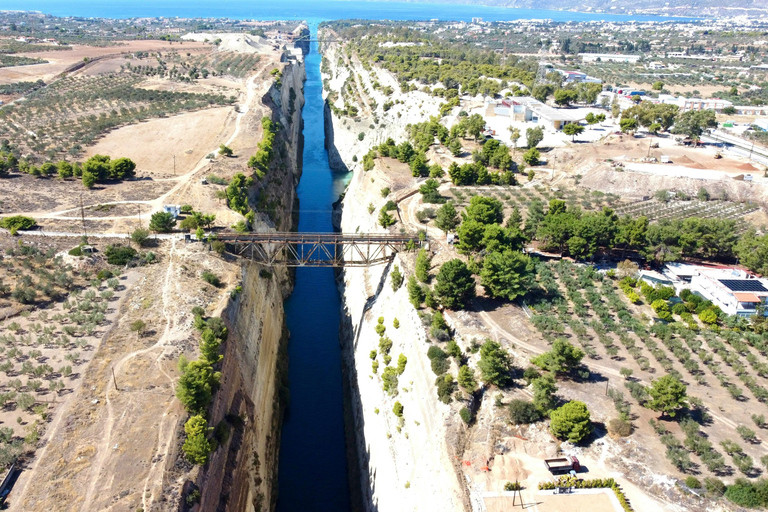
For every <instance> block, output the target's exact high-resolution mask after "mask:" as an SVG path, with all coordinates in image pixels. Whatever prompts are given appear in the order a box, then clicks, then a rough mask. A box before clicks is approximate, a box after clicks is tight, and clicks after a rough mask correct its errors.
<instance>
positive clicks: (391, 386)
mask: <svg viewBox="0 0 768 512" xmlns="http://www.w3.org/2000/svg"><path fill="white" fill-rule="evenodd" d="M381 384H382V388H383V389H384V391H386V392H387V394H388V395H390V396H395V395H396V394H397V384H398V378H397V370H396V369H395V368H392V367H391V366H387V367H386V368H384V372H382V374H381Z"/></svg>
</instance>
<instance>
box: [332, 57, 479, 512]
mask: <svg viewBox="0 0 768 512" xmlns="http://www.w3.org/2000/svg"><path fill="white" fill-rule="evenodd" d="M324 50H325V52H324V57H325V58H326V59H327V63H326V64H325V65H324V66H323V68H324V71H325V73H324V79H326V80H327V82H326V83H327V84H328V89H326V90H325V91H324V94H326V97H327V95H328V94H329V93H330V94H331V97H333V96H334V95H333V91H335V90H338V89H337V88H338V87H341V86H342V85H343V83H344V82H345V80H346V78H347V77H348V76H350V74H352V75H359V78H358V79H359V80H362V83H363V84H367V85H366V88H367V90H368V91H369V92H370V94H371V96H372V99H373V100H374V101H375V102H376V103H378V105H383V103H384V101H385V97H384V95H383V94H379V93H378V92H376V91H375V90H374V89H373V87H372V82H373V81H374V80H376V81H378V82H379V83H380V84H382V85H389V84H392V87H393V88H396V86H397V80H396V79H395V78H394V77H392V76H391V75H389V74H388V73H386V72H383V71H381V70H375V68H374V70H373V71H371V72H368V71H366V70H365V69H364V68H363V66H362V65H360V64H359V63H357V64H355V63H354V62H352V61H350V60H345V59H346V58H345V56H344V55H343V53H342V52H341V51H339V48H338V46H336V45H335V44H334V45H329V46H326V48H325V49H324ZM340 59H342V60H343V61H345V62H347V63H349V65H350V66H351V67H347V66H341V67H340V66H338V65H337V63H338V62H339V61H340ZM396 90H397V89H396ZM376 94H379V96H376ZM397 97H398V98H400V99H401V100H402V101H403V103H402V104H398V105H395V106H394V107H392V108H391V109H390V110H389V111H387V112H384V111H383V109H381V107H379V108H378V109H370V110H369V111H368V114H367V115H364V116H360V117H359V118H356V119H351V118H347V117H339V116H337V115H335V114H333V112H332V109H331V108H330V107H326V122H325V126H326V144H327V147H328V150H329V157H330V159H331V162H332V166H334V168H335V169H350V170H353V171H355V174H354V176H353V178H352V180H351V182H350V184H349V186H348V188H347V190H346V193H345V195H344V197H343V199H342V200H341V202H340V203H339V204H338V206H337V208H336V209H337V212H338V211H340V212H341V213H340V214H339V213H337V216H336V219H335V221H336V223H337V226H338V228H340V229H341V230H342V231H344V232H348V233H355V232H360V233H364V232H384V231H385V230H384V229H382V228H381V227H380V226H378V224H377V221H376V219H377V216H376V214H377V213H378V207H380V206H382V205H383V204H384V202H386V199H384V198H382V197H381V193H380V190H381V188H382V187H384V186H386V185H387V184H388V183H387V177H386V176H385V175H383V174H382V172H381V171H379V170H373V171H370V172H367V173H365V172H363V171H362V168H361V161H362V155H364V154H365V153H366V152H367V151H368V150H369V149H370V147H371V146H373V145H376V144H378V143H380V142H383V141H384V140H386V139H387V138H388V137H392V138H394V139H395V140H396V141H398V142H399V141H400V140H402V139H403V138H404V136H405V127H406V125H407V124H408V123H414V122H419V121H422V120H424V119H425V117H424V116H423V115H422V114H421V112H422V109H423V110H424V111H425V112H429V111H430V109H431V110H432V111H434V110H436V109H437V102H436V101H434V99H433V98H429V97H428V96H427V95H426V94H424V93H420V92H411V93H408V94H405V95H402V94H401V95H398V96H397ZM337 106H339V107H341V106H343V102H342V101H341V100H339V103H338V105H337ZM362 110H363V109H361V111H362ZM398 113H399V114H400V115H398ZM374 116H375V117H374ZM426 118H428V115H427V117H426ZM376 120H377V121H376ZM371 126H373V128H371ZM359 133H364V136H363V138H362V140H360V137H359V136H358V134H359ZM354 156H357V162H356V161H355V159H354V158H353V157H354ZM369 204H373V205H374V206H376V207H377V208H376V210H375V211H374V214H371V213H369V212H368V205H369ZM405 257H406V258H409V257H410V256H405ZM394 264H397V265H399V267H400V268H401V269H403V268H405V267H406V266H411V262H406V261H401V260H400V259H396V260H395V261H394V262H393V265H394ZM391 269H392V266H375V267H370V268H345V269H344V271H343V272H342V273H341V274H340V277H339V287H340V290H341V293H342V299H343V311H342V325H341V337H342V344H343V349H342V354H343V361H342V363H343V369H344V373H345V377H346V384H347V388H346V394H347V397H346V398H347V401H348V403H347V410H346V414H347V418H348V421H347V424H348V425H349V426H352V427H353V432H352V434H353V435H351V436H348V439H349V441H348V442H351V443H353V445H354V447H355V450H354V451H355V452H356V457H357V461H356V462H357V465H356V467H353V470H356V471H355V472H354V473H353V475H354V477H355V478H357V479H358V480H359V488H360V490H361V494H362V502H363V507H364V509H365V510H366V511H378V512H389V511H398V512H400V511H409V510H446V511H448V510H464V509H465V507H464V503H465V499H464V490H463V486H462V484H461V482H460V480H459V476H458V474H457V472H456V470H455V464H454V456H453V449H452V448H451V447H450V446H449V443H448V442H447V435H448V428H449V426H450V425H451V423H452V422H455V421H456V415H451V414H450V409H449V407H448V406H447V405H445V404H443V403H441V402H439V401H438V399H437V393H436V391H435V383H434V381H435V375H434V374H433V373H432V370H431V367H430V362H429V359H428V358H427V356H426V351H427V347H428V344H427V340H426V334H425V331H424V327H423V326H422V323H421V320H420V319H419V317H418V314H417V313H416V311H415V310H414V308H413V307H412V306H411V305H410V303H409V302H408V296H407V291H406V289H405V286H402V287H401V288H400V289H399V290H397V291H393V290H392V286H391V277H390V272H391ZM379 317H383V318H384V325H385V326H386V333H385V335H386V336H388V337H389V338H390V339H391V340H392V343H393V345H392V349H391V351H390V356H391V357H392V362H391V363H390V364H391V365H393V366H396V365H397V360H398V357H399V355H400V354H403V355H404V356H405V357H406V358H407V360H408V362H407V364H406V368H405V371H404V372H403V374H402V375H400V376H399V384H398V392H397V395H396V396H391V395H389V394H387V393H386V392H385V391H384V390H383V388H382V380H381V375H382V373H383V370H384V367H385V364H384V361H383V356H382V354H378V355H377V359H376V360H377V361H378V362H379V369H378V372H377V373H373V371H372V361H371V358H370V354H371V352H372V351H378V349H379V335H378V334H377V333H376V331H375V327H376V325H377V323H378V319H379ZM395 318H397V319H398V321H399V328H397V329H395V327H394V326H393V321H394V319H395ZM395 402H400V404H402V405H403V406H404V411H403V418H404V420H403V421H402V422H401V420H400V419H399V418H398V417H397V416H395V414H394V413H393V406H394V403H395Z"/></svg>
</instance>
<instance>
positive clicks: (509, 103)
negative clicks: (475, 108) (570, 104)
mask: <svg viewBox="0 0 768 512" xmlns="http://www.w3.org/2000/svg"><path fill="white" fill-rule="evenodd" d="M493 111H494V114H496V115H497V116H510V117H511V118H512V120H513V121H525V122H529V123H537V124H541V125H544V127H545V128H549V129H551V130H562V129H563V126H565V125H566V124H569V123H578V122H579V121H581V119H582V117H581V116H579V115H577V114H575V113H574V112H572V111H569V110H567V109H560V108H552V107H550V106H548V105H545V104H544V103H542V102H540V101H539V100H537V99H535V98H529V97H522V96H521V97H514V98H506V99H504V100H502V101H501V102H499V103H496V104H495V106H494V109H493Z"/></svg>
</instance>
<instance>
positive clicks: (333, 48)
mask: <svg viewBox="0 0 768 512" xmlns="http://www.w3.org/2000/svg"><path fill="white" fill-rule="evenodd" d="M326 36H327V34H325V35H322V36H321V39H322V38H323V37H326ZM321 52H322V54H323V66H322V68H321V70H322V78H323V97H324V98H325V100H326V108H325V128H326V130H325V134H326V139H325V147H326V149H327V150H328V160H329V163H330V165H331V168H332V169H333V170H336V171H347V170H349V171H357V170H360V169H362V161H363V155H365V154H366V153H367V152H368V150H369V149H370V148H371V147H373V146H377V145H379V144H381V143H382V142H384V141H386V140H387V139H388V138H389V137H391V138H393V139H394V140H395V141H400V140H402V139H404V138H405V135H406V126H407V125H409V124H414V123H418V122H421V121H425V120H428V119H429V116H430V115H435V113H436V112H438V111H439V105H440V98H435V97H433V96H430V95H429V94H427V93H424V92H420V91H411V92H408V93H406V94H403V93H401V92H399V90H400V87H399V82H398V80H397V77H395V76H394V75H392V74H391V73H389V72H387V71H386V70H383V69H381V68H377V67H369V66H368V69H366V66H364V65H363V64H362V63H361V62H360V61H358V60H357V59H356V57H352V58H350V57H348V56H347V55H346V53H345V52H344V51H343V49H342V47H341V46H339V44H338V43H326V44H324V45H322V48H321ZM374 82H378V88H374ZM385 87H391V88H392V89H393V91H395V92H393V93H392V94H390V95H386V94H385V93H384V92H382V91H383V90H384V88H385ZM350 89H351V90H353V91H354V92H353V93H348V92H346V93H345V92H343V91H345V90H346V91H349V90H350ZM340 91H342V92H340ZM390 102H391V103H392V105H391V106H389V107H388V108H387V109H386V110H385V108H384V105H385V104H387V103H390ZM347 103H349V104H354V105H355V107H356V108H357V109H358V114H357V115H356V116H354V117H349V116H339V115H337V114H334V113H333V112H332V110H333V109H332V108H331V105H332V106H333V107H335V108H338V109H343V108H344V107H345V104H347ZM361 134H362V138H361V137H360V135H361ZM355 157H357V158H355Z"/></svg>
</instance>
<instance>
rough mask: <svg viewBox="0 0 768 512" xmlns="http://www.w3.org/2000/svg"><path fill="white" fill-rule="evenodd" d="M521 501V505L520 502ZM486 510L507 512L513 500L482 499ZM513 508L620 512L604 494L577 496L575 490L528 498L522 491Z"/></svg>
mask: <svg viewBox="0 0 768 512" xmlns="http://www.w3.org/2000/svg"><path fill="white" fill-rule="evenodd" d="M521 501H523V505H522V506H521V505H520V502H521ZM484 502H485V506H486V510H487V511H488V512H507V511H508V510H510V509H513V505H512V502H513V498H512V497H510V496H498V497H488V498H485V499H484ZM514 507H521V508H522V509H533V510H536V511H538V512H562V511H565V510H567V511H568V512H621V508H616V506H615V504H614V503H613V501H611V498H610V496H608V495H607V494H606V493H604V492H600V493H590V494H579V491H578V490H577V491H576V492H575V493H574V494H568V495H560V496H558V495H553V494H544V493H537V494H535V495H533V496H530V495H529V493H527V492H526V491H523V498H522V500H521V498H520V497H519V496H518V497H517V499H516V502H515V505H514Z"/></svg>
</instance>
